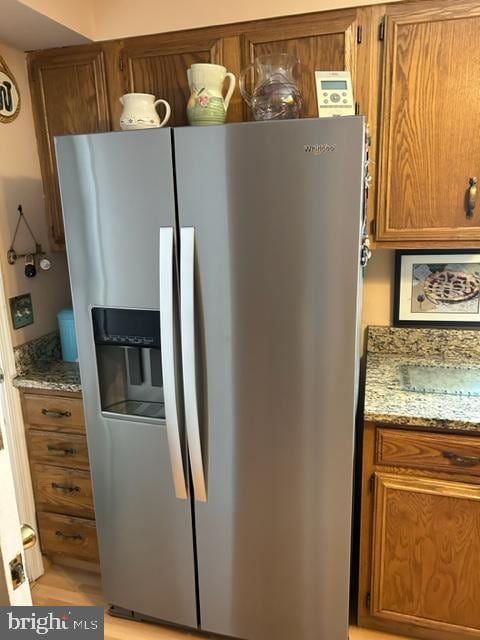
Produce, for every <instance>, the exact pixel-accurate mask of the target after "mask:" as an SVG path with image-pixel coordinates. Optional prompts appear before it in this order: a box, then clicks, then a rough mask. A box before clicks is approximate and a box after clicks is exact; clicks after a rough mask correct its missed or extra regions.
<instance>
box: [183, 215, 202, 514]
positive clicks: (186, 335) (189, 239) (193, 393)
mask: <svg viewBox="0 0 480 640" xmlns="http://www.w3.org/2000/svg"><path fill="white" fill-rule="evenodd" d="M180 327H181V337H182V369H183V394H184V398H185V421H186V426H187V440H188V451H189V455H190V465H191V468H192V479H193V489H194V493H195V498H196V500H198V501H199V502H207V490H206V486H205V473H204V467H203V456H202V445H201V441H200V426H199V421H198V401H197V372H196V353H195V230H194V229H193V227H182V228H181V229H180Z"/></svg>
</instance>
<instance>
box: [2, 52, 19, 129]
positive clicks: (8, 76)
mask: <svg viewBox="0 0 480 640" xmlns="http://www.w3.org/2000/svg"><path fill="white" fill-rule="evenodd" d="M19 113H20V92H19V91H18V86H17V83H16V82H15V78H14V77H13V75H12V73H11V71H10V69H9V68H8V67H7V65H6V63H5V60H4V59H3V58H2V57H1V56H0V122H3V123H8V122H13V120H15V118H16V117H17V116H18V114H19Z"/></svg>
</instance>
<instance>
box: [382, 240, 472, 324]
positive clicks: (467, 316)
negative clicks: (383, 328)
mask: <svg viewBox="0 0 480 640" xmlns="http://www.w3.org/2000/svg"><path fill="white" fill-rule="evenodd" d="M393 324H394V325H395V326H422V325H423V326H439V327H440V326H449V327H469V328H471V329H473V328H475V327H476V326H477V327H479V328H480V249H478V250H477V249H472V250H470V249H469V250H458V251H457V250H443V249H439V250H436V251H433V250H432V251H416V250H408V251H403V250H400V251H397V252H396V255H395V291H394V310H393Z"/></svg>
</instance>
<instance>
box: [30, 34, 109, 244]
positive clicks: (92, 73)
mask: <svg viewBox="0 0 480 640" xmlns="http://www.w3.org/2000/svg"><path fill="white" fill-rule="evenodd" d="M28 64H29V74H30V88H31V94H32V103H33V112H34V118H35V129H36V134H37V143H38V151H39V157H40V166H41V170H42V177H43V185H44V195H45V207H46V212H47V219H48V223H49V233H50V242H51V246H52V249H56V250H58V249H64V248H65V236H64V231H63V218H62V210H61V203H60V191H59V186H58V175H57V167H56V158H55V147H54V141H53V137H54V136H55V135H63V134H70V133H94V132H99V131H108V130H109V128H110V116H109V107H108V99H107V89H106V78H105V65H104V53H103V51H102V50H101V49H100V48H98V47H91V46H89V47H75V48H72V49H57V50H50V51H48V52H39V53H33V54H30V55H29V58H28Z"/></svg>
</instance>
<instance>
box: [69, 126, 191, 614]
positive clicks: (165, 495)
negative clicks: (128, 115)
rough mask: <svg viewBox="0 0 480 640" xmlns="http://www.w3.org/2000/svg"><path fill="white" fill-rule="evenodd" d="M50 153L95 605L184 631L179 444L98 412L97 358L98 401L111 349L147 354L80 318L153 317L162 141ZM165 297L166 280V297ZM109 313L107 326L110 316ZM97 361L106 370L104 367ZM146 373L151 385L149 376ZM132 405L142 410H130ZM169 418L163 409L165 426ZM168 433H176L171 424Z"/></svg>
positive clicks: (142, 135)
mask: <svg viewBox="0 0 480 640" xmlns="http://www.w3.org/2000/svg"><path fill="white" fill-rule="evenodd" d="M56 144H57V157H58V164H59V174H60V186H61V195H62V206H63V211H64V219H65V229H66V240H67V253H68V261H69V268H70V277H71V284H72V291H73V303H74V311H75V323H76V332H77V341H78V350H79V359H80V370H81V378H82V388H83V399H84V405H85V417H86V424H87V435H88V445H89V454H90V463H91V469H92V477H93V489H94V497H95V513H96V525H97V530H98V537H99V543H100V557H101V567H102V582H103V591H104V596H105V598H106V600H107V601H108V602H110V603H111V604H113V605H116V606H118V607H122V608H124V609H129V610H134V611H136V612H137V613H140V614H144V615H148V616H153V617H155V618H160V619H163V620H166V621H169V622H174V623H177V624H181V625H185V626H191V627H195V626H196V625H197V610H196V597H195V566H194V547H193V533H192V519H191V504H190V501H189V500H188V499H178V498H177V497H176V493H177V495H179V496H180V497H183V498H187V496H186V490H185V487H186V486H188V481H187V478H186V477H185V476H184V474H185V465H186V460H185V459H183V467H184V469H183V470H182V469H181V466H182V459H181V455H180V456H178V455H177V456H176V458H175V459H173V458H172V457H171V456H170V453H169V449H170V447H171V448H172V452H174V450H177V452H178V444H179V442H180V440H181V439H180V436H179V435H178V434H177V435H178V437H177V441H176V442H175V438H174V437H173V438H171V437H170V438H169V433H168V430H167V425H166V422H165V420H162V419H154V418H151V419H149V418H146V417H144V416H143V417H138V418H133V417H131V416H130V417H129V416H128V414H127V415H124V416H120V415H115V414H114V413H109V412H105V411H103V413H102V407H101V397H100V394H99V374H98V369H97V364H96V360H97V357H98V358H100V355H101V356H102V358H103V369H102V370H101V376H102V393H103V395H104V396H106V397H108V395H109V394H112V393H113V390H114V389H115V388H118V387H119V379H120V377H121V369H122V366H123V367H124V364H125V360H124V359H123V360H122V358H123V355H122V353H123V352H122V351H121V350H122V349H123V350H124V351H125V352H127V355H128V358H130V355H131V354H132V353H133V355H134V356H135V353H137V354H140V356H141V357H138V358H136V359H135V358H132V362H131V363H130V364H132V363H134V364H135V362H136V363H137V368H138V367H140V365H141V364H142V362H143V365H142V366H144V365H145V362H147V363H148V352H149V349H148V348H147V347H144V346H141V345H138V346H135V345H131V346H130V347H128V348H126V347H124V346H122V345H116V346H115V345H114V344H112V345H108V344H107V345H105V344H103V345H102V346H99V345H98V339H97V347H96V345H95V342H94V335H93V329H92V314H91V309H92V307H100V308H102V307H107V308H111V307H114V308H119V309H146V310H157V313H158V309H159V290H160V283H159V270H160V255H159V253H160V228H161V227H164V228H167V229H169V230H170V232H167V233H166V234H165V233H164V234H163V235H164V241H166V246H167V245H168V246H169V250H172V242H173V241H174V234H173V231H172V228H174V227H175V202H174V189H173V180H172V160H171V157H172V155H171V133H170V131H169V130H155V131H152V130H149V131H136V132H122V133H108V134H100V135H84V136H83V135H82V136H69V137H64V138H59V139H57V141H56ZM172 251H173V250H172ZM163 263H167V264H166V266H165V264H164V268H163V272H162V278H164V279H165V278H168V277H170V278H174V277H175V269H174V268H172V270H171V272H170V275H169V270H168V263H169V264H170V265H172V266H173V265H174V262H173V259H172V254H170V256H169V259H168V260H166V261H165V260H163ZM167 289H168V287H167ZM174 290H175V286H174V284H173V283H172V282H170V288H169V291H170V296H172V295H173V291H174ZM167 302H168V301H167ZM172 306H174V305H172V300H170V308H169V309H167V311H168V312H167V314H163V315H164V317H163V320H162V323H163V328H164V329H165V328H166V330H165V331H162V336H161V340H160V343H161V345H162V347H163V348H164V350H165V351H168V355H167V353H166V354H165V357H164V358H162V360H163V362H162V366H163V376H162V375H161V373H160V371H159V367H158V365H157V368H156V371H155V376H156V379H157V383H156V386H155V394H156V399H157V400H158V399H159V398H161V389H160V387H159V384H160V383H159V382H158V380H160V379H162V378H163V385H164V390H163V391H164V393H165V402H167V397H168V398H174V399H175V402H176V398H178V393H177V390H176V389H173V390H172V382H173V384H176V383H178V376H177V377H176V371H172V370H171V368H172V367H174V357H173V356H174V352H175V350H176V349H175V346H176V345H172V344H166V343H165V341H164V340H165V338H168V336H170V337H169V338H168V339H169V340H170V342H171V341H173V340H174V339H175V337H174V336H175V332H174V328H173V327H169V323H170V324H171V322H172V319H173V311H172ZM163 310H164V311H165V309H163ZM97 315H98V314H97ZM110 316H111V317H112V318H115V312H110ZM110 316H108V314H107V312H106V313H105V317H110ZM99 317H101V312H100V316H99ZM118 317H119V318H127V322H128V317H129V316H128V313H127V314H126V312H119V313H118ZM149 317H152V316H151V315H150V316H149ZM159 322H160V319H159ZM110 324H112V323H110ZM120 324H121V323H120V321H119V326H120ZM137 324H138V323H137ZM134 325H135V323H133V324H131V325H130V326H131V327H132V330H136V329H137V327H136V326H134ZM103 328H104V329H105V336H106V337H105V339H104V342H105V341H106V339H107V338H108V339H110V340H116V339H117V338H116V336H115V334H116V333H122V329H121V327H120V328H119V329H118V330H117V329H115V330H113V334H114V335H113V337H112V335H111V333H112V326H110V327H108V326H105V327H103ZM108 331H110V332H111V333H110V334H108ZM124 332H125V333H127V334H128V333H131V331H130V330H127V329H125V330H124ZM158 333H160V330H159V329H158ZM135 339H136V338H135ZM115 350H120V351H115ZM177 350H178V349H177ZM119 354H120V355H119ZM157 355H158V345H157ZM117 356H118V357H117ZM150 357H151V354H150ZM109 358H110V360H109ZM109 361H111V363H112V364H111V365H110V367H108V366H107V364H106V363H108V362H109ZM129 362H130V360H129ZM152 362H153V360H151V361H150V363H152ZM122 363H123V364H122ZM115 367H116V368H115ZM166 368H167V369H166ZM133 373H134V371H133V369H132V370H131V371H130V372H129V374H128V375H129V384H131V385H133V386H132V388H134V387H135V384H137V386H139V387H141V385H140V384H139V382H141V381H142V376H141V374H140V373H138V371H137V373H136V377H137V378H138V380H136V381H134V380H132V376H133ZM147 373H148V375H149V376H150V375H151V377H152V379H153V376H154V373H153V369H152V372H150V371H148V372H147ZM110 374H111V375H112V385H111V388H110V387H109V385H108V376H109V375H110ZM104 376H106V382H105V381H104V380H103V377H104ZM167 378H168V380H167ZM147 382H148V380H147ZM167 383H168V384H169V385H170V386H168V384H167ZM145 384H146V383H145ZM115 385H117V387H115ZM152 385H153V382H152ZM124 388H128V387H127V386H126V385H124ZM147 391H148V388H147ZM172 391H173V394H172ZM102 402H103V400H102ZM130 404H131V405H132V406H133V405H135V403H130ZM144 404H145V403H144ZM124 405H125V406H128V402H127V403H124ZM136 405H138V406H143V405H141V403H140V402H137V403H136ZM146 406H147V407H148V405H146ZM176 409H177V407H172V406H171V405H170V410H171V411H170V412H171V413H172V411H173V413H172V415H173V416H174V418H176V416H177V414H178V412H177V411H176ZM180 415H181V414H180ZM168 417H169V416H168V411H167V419H168ZM169 427H173V428H177V429H178V427H176V424H175V423H172V424H169ZM174 435H175V434H174ZM183 451H185V446H183ZM183 458H185V455H184V454H183ZM172 472H173V475H172ZM182 474H183V475H182Z"/></svg>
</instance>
